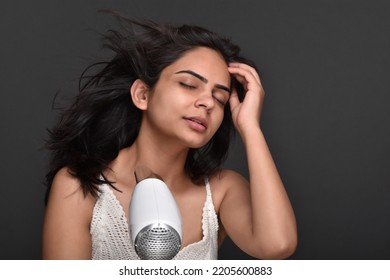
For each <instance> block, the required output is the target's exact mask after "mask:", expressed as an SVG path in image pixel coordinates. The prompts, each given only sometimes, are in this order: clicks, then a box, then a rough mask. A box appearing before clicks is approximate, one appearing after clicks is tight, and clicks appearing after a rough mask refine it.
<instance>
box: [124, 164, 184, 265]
mask: <svg viewBox="0 0 390 280" xmlns="http://www.w3.org/2000/svg"><path fill="white" fill-rule="evenodd" d="M143 172H144V170H142V169H138V170H136V172H135V176H136V181H137V184H136V186H135V188H134V191H133V195H132V197H131V201H130V206H129V226H130V235H131V239H132V241H133V244H134V246H135V251H136V252H137V254H138V256H139V257H140V258H141V259H149V260H168V259H172V258H173V257H175V256H176V254H177V253H178V252H179V250H180V247H181V242H182V222H181V216H180V211H179V207H178V206H177V204H176V201H175V199H174V197H173V195H172V193H171V192H170V190H169V188H168V186H167V185H166V184H165V183H164V181H163V180H162V179H161V177H159V176H158V175H156V174H153V173H150V174H149V175H148V176H147V177H146V178H145V176H144V178H140V173H143Z"/></svg>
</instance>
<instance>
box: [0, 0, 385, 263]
mask: <svg viewBox="0 0 390 280" xmlns="http://www.w3.org/2000/svg"><path fill="white" fill-rule="evenodd" d="M389 3H390V2H389V1H379V0H374V1H356V0H355V1H352V0H350V1H346V0H340V1H336V0H334V1H303V0H298V1H287V0H285V1H280V0H276V1H263V0H253V1H248V0H246V1H245V0H244V1H222V0H209V1H200V0H199V1H180V0H177V1H173V0H165V1H133V0H121V1H119V0H111V1H103V0H83V1H75V0H73V1H59V0H50V1H49V0H42V1H28V0H22V1H10V0H8V1H7V0H6V1H4V0H3V1H1V4H0V11H1V17H0V34H1V39H0V40H1V41H0V42H1V43H0V55H1V61H0V71H1V72H0V74H1V75H0V80H1V83H0V92H1V102H0V112H1V118H0V125H1V126H0V128H1V138H0V139H1V140H0V141H1V146H0V147H1V161H0V172H1V173H0V174H1V188H0V207H1V208H0V259H39V258H40V256H41V249H40V248H41V226H42V218H43V213H44V204H43V197H44V191H45V188H44V186H43V184H42V182H43V179H44V175H45V172H46V168H47V164H48V163H47V153H46V152H45V151H44V150H42V146H43V143H44V139H45V137H46V128H47V127H50V126H51V125H52V124H53V123H54V121H55V119H56V116H57V112H56V111H53V110H52V101H53V98H54V96H55V94H56V92H57V91H58V90H61V93H60V97H59V100H67V98H68V97H70V96H73V95H74V94H75V82H76V79H77V77H78V76H79V75H80V73H81V71H82V70H83V69H84V67H86V66H87V65H88V64H90V63H91V62H92V61H94V60H95V59H96V58H98V57H100V56H101V51H100V45H99V44H100V42H99V39H98V38H99V37H98V35H97V34H96V33H95V32H94V31H93V30H97V31H105V30H106V29H107V28H108V27H109V26H110V25H111V24H112V20H111V19H110V18H109V17H107V16H103V15H101V14H98V13H97V12H96V11H97V10H99V9H102V8H109V9H114V10H118V11H121V12H122V13H124V14H127V15H128V16H130V17H136V18H150V19H153V20H156V21H162V22H167V23H174V24H183V23H188V24H197V25H201V26H204V27H207V28H209V29H211V30H214V31H217V32H219V33H221V34H223V35H226V36H228V37H231V38H232V39H233V41H235V42H236V43H237V44H239V45H241V47H242V51H243V53H244V54H245V55H247V56H248V57H250V58H251V59H252V60H254V61H255V62H256V64H257V65H258V67H259V68H260V69H261V73H262V82H263V85H264V88H265V91H266V99H265V104H264V110H263V115H262V127H263V130H264V133H265V135H266V137H267V140H268V143H269V146H270V149H271V151H272V154H273V156H274V159H275V162H276V164H277V166H278V168H279V171H280V174H281V177H282V179H283V181H284V183H285V186H286V189H287V191H288V193H289V195H290V198H291V201H292V204H293V207H294V209H295V213H296V216H297V221H298V228H299V246H298V249H297V251H296V253H295V254H294V255H293V256H292V257H291V258H292V259H389V258H390V219H389V214H390V188H389V187H390V172H389V167H390V152H389V143H390V141H389V140H390V133H389V132H390V131H389V120H390V113H389V112H390V110H389V104H390V91H389V88H390V78H389V77H390V75H389V74H390V16H389V15H390V4H389ZM226 166H227V167H230V168H234V169H236V170H238V171H239V172H241V173H243V174H244V175H245V176H247V168H246V162H245V155H244V153H243V149H242V145H241V143H240V140H239V139H237V141H236V142H235V145H234V147H233V149H232V154H231V156H230V157H229V159H228V162H227V163H226ZM243 230H245V229H243ZM220 257H221V258H224V259H236V258H248V256H246V255H245V254H243V253H242V252H241V251H240V250H238V249H237V248H236V247H235V246H234V245H233V244H232V243H231V242H230V241H229V240H227V241H226V242H225V244H224V245H223V247H222V249H221V251H220Z"/></svg>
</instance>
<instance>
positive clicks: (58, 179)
mask: <svg viewBox="0 0 390 280" xmlns="http://www.w3.org/2000/svg"><path fill="white" fill-rule="evenodd" d="M94 204H95V199H94V198H93V197H92V196H90V195H87V196H84V194H83V192H82V190H81V188H80V183H79V181H78V180H77V179H75V178H74V177H72V176H71V175H70V174H69V173H68V171H67V169H66V168H63V169H61V170H60V171H59V172H58V173H57V175H56V176H55V178H54V180H53V184H52V186H51V190H50V195H49V200H48V204H47V207H46V214H45V220H44V225H43V259H68V260H69V259H91V237H90V233H89V225H90V222H91V218H92V210H93V206H94Z"/></svg>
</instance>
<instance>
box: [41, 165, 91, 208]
mask: <svg viewBox="0 0 390 280" xmlns="http://www.w3.org/2000/svg"><path fill="white" fill-rule="evenodd" d="M52 203H61V204H63V206H64V205H73V206H75V205H78V207H77V208H79V207H81V208H84V209H88V208H91V207H93V205H94V204H95V199H94V198H93V196H92V195H88V194H87V195H85V194H84V192H83V190H82V188H81V184H80V181H79V180H78V179H77V178H75V177H74V176H72V175H71V174H70V172H69V170H68V168H66V167H64V168H62V169H60V170H59V171H58V172H57V174H56V176H55V177H54V180H53V183H52V185H51V188H50V194H49V200H48V207H50V204H52Z"/></svg>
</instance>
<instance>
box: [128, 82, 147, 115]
mask: <svg viewBox="0 0 390 280" xmlns="http://www.w3.org/2000/svg"><path fill="white" fill-rule="evenodd" d="M130 95H131V99H132V100H133V103H134V105H135V106H136V107H137V108H138V109H140V110H146V109H147V108H148V97H149V87H148V86H147V85H146V84H145V83H144V82H143V81H142V80H140V79H137V80H135V81H134V83H133V84H132V85H131V87H130Z"/></svg>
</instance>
